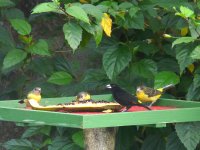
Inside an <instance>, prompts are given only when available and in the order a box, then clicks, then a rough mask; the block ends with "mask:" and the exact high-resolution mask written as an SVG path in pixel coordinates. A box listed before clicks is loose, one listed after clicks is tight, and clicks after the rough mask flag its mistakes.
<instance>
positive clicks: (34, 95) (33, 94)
mask: <svg viewBox="0 0 200 150" xmlns="http://www.w3.org/2000/svg"><path fill="white" fill-rule="evenodd" d="M30 99H33V100H35V101H36V102H38V103H39V102H40V100H41V88H40V87H36V88H34V89H33V90H32V91H30V92H29V93H28V94H27V97H26V99H23V100H20V101H19V102H18V103H20V104H23V103H25V104H27V103H28V100H30Z"/></svg>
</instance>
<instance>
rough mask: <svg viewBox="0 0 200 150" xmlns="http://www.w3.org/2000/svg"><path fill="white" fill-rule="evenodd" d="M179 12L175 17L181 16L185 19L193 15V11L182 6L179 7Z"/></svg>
mask: <svg viewBox="0 0 200 150" xmlns="http://www.w3.org/2000/svg"><path fill="white" fill-rule="evenodd" d="M180 11H181V13H180V14H179V13H177V15H180V16H183V17H184V18H185V17H187V18H188V17H191V16H192V15H194V11H193V10H191V9H189V8H188V7H184V6H181V7H180Z"/></svg>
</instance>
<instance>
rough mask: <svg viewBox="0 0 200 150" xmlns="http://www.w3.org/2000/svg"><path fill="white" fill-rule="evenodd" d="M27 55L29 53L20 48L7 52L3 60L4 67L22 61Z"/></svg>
mask: <svg viewBox="0 0 200 150" xmlns="http://www.w3.org/2000/svg"><path fill="white" fill-rule="evenodd" d="M26 56H27V53H26V52H24V51H22V50H20V49H13V50H11V51H9V52H8V53H7V55H6V56H5V58H4V61H3V69H8V68H10V67H12V66H14V65H16V64H18V63H20V62H22V61H23V60H24V59H25V58H26Z"/></svg>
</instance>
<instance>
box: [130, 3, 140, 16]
mask: <svg viewBox="0 0 200 150" xmlns="http://www.w3.org/2000/svg"><path fill="white" fill-rule="evenodd" d="M139 10H140V8H139V7H137V6H135V5H133V6H131V8H130V10H129V15H130V16H131V17H136V13H137V12H138V11H139Z"/></svg>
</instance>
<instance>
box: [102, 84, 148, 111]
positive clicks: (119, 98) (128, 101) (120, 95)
mask: <svg viewBox="0 0 200 150" xmlns="http://www.w3.org/2000/svg"><path fill="white" fill-rule="evenodd" d="M106 87H107V88H109V89H111V92H112V95H113V98H114V100H115V101H116V102H117V103H119V104H120V105H122V106H125V107H126V109H125V110H123V112H124V111H127V110H128V109H129V108H131V106H141V107H144V108H146V109H148V110H151V109H150V108H149V107H147V106H145V105H143V104H141V103H139V102H138V99H137V98H136V97H135V96H133V95H132V94H130V93H129V92H127V91H125V90H124V89H122V88H120V87H119V86H118V85H116V84H108V85H106Z"/></svg>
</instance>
